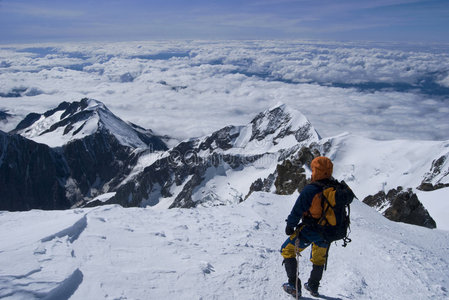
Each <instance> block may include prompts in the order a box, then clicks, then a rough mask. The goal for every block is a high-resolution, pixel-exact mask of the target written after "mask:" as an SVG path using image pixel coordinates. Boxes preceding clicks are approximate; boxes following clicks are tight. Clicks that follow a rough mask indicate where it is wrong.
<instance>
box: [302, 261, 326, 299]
mask: <svg viewBox="0 0 449 300" xmlns="http://www.w3.org/2000/svg"><path fill="white" fill-rule="evenodd" d="M323 270H324V266H317V265H313V268H312V272H310V278H309V281H308V282H307V283H306V284H304V287H305V288H306V290H308V291H309V292H310V294H311V295H312V296H315V297H317V296H318V295H319V294H318V287H319V286H320V280H321V278H322V277H323Z"/></svg>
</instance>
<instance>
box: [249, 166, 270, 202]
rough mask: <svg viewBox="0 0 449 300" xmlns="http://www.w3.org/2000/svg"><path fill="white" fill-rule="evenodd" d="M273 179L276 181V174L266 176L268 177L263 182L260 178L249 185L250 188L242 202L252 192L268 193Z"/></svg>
mask: <svg viewBox="0 0 449 300" xmlns="http://www.w3.org/2000/svg"><path fill="white" fill-rule="evenodd" d="M275 179H276V173H273V174H270V175H268V177H267V178H265V179H264V180H262V178H258V179H257V180H256V181H254V182H253V183H252V184H251V186H250V188H249V192H248V194H247V195H246V196H245V198H244V200H246V199H248V197H249V196H250V195H251V194H252V193H253V192H270V191H271V187H272V186H273V184H274V181H275Z"/></svg>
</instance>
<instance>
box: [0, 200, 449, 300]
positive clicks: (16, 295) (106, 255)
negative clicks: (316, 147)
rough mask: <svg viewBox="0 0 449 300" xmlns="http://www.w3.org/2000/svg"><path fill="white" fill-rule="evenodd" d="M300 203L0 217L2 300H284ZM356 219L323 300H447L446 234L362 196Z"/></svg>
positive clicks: (333, 260)
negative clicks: (393, 217)
mask: <svg viewBox="0 0 449 300" xmlns="http://www.w3.org/2000/svg"><path fill="white" fill-rule="evenodd" d="M296 196H297V195H292V196H277V195H273V194H269V193H254V194H252V195H251V196H250V198H249V199H248V200H247V201H245V202H243V203H241V204H234V205H229V206H220V207H210V208H197V209H171V210H166V209H157V208H128V209H124V208H121V207H120V206H103V207H97V208H89V209H77V210H67V211H37V210H34V211H29V212H20V213H10V212H0V224H1V227H0V228H1V229H0V240H1V241H2V243H1V245H0V265H1V268H0V298H3V299H40V298H45V299H68V298H70V299H245V300H246V299H291V298H290V297H289V296H288V295H285V294H284V292H283V291H282V290H281V284H282V283H283V281H284V280H285V274H284V269H283V266H281V261H282V258H281V256H280V253H279V251H278V250H279V248H280V245H281V244H282V243H283V241H284V239H285V238H286V236H285V235H284V233H283V231H284V219H285V217H286V216H287V215H288V213H289V211H290V209H291V206H292V205H293V203H294V201H295V199H296ZM351 213H352V227H351V228H352V234H351V238H352V239H353V242H352V243H351V244H349V245H348V247H346V248H342V247H340V245H338V246H335V245H333V246H332V247H331V249H330V259H329V265H328V270H327V272H326V273H325V274H324V278H323V280H322V287H321V293H322V294H323V295H325V296H326V299H447V298H448V297H449V291H448V290H449V273H448V272H447V270H448V268H449V251H448V250H449V232H447V231H441V230H430V229H426V228H422V227H417V226H412V225H406V224H401V223H393V222H391V221H388V220H387V219H385V218H384V217H382V216H381V215H380V214H378V213H377V212H375V211H374V210H373V209H371V208H369V207H367V206H366V205H364V204H362V203H361V202H358V201H355V202H354V204H353V205H352V210H351ZM307 252H308V251H307V250H306V252H304V254H303V256H302V257H301V262H300V263H301V277H302V278H303V279H306V278H307V276H308V273H309V272H310V268H311V266H310V262H308V259H307V258H308V253H307ZM305 296H308V295H307V294H306V295H305ZM307 298H308V297H307ZM307 298H306V299H307Z"/></svg>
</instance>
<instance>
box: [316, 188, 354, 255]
mask: <svg viewBox="0 0 449 300" xmlns="http://www.w3.org/2000/svg"><path fill="white" fill-rule="evenodd" d="M312 184H314V185H316V186H319V187H322V188H323V191H322V192H321V195H320V197H321V207H322V213H321V217H320V218H319V219H318V220H317V221H316V222H315V225H314V228H315V229H316V230H317V231H318V232H319V233H320V234H321V235H322V236H323V238H324V239H325V240H326V241H327V242H328V243H329V244H330V243H331V242H334V241H337V240H341V239H343V247H346V245H347V244H348V243H350V242H351V239H350V238H348V234H349V232H350V228H349V226H350V206H349V205H350V204H351V202H352V200H353V199H354V198H355V195H354V193H353V192H352V190H351V189H350V188H349V186H348V185H347V184H346V182H344V181H341V182H338V181H337V180H332V181H330V182H326V183H323V182H319V181H316V182H313V183H312ZM348 231H349V232H348Z"/></svg>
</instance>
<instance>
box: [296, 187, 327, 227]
mask: <svg viewBox="0 0 449 300" xmlns="http://www.w3.org/2000/svg"><path fill="white" fill-rule="evenodd" d="M322 191H323V188H322V187H320V186H317V185H315V184H308V185H306V186H305V187H304V189H303V190H302V191H301V194H300V195H299V197H298V199H297V200H296V202H295V205H294V206H293V208H292V211H291V212H290V214H289V215H288V217H287V225H288V226H289V227H292V228H294V227H296V226H297V225H298V224H299V221H300V220H301V218H302V216H303V214H304V213H305V212H306V211H308V210H309V208H310V206H311V205H312V200H313V197H315V195H316V194H318V193H320V192H322Z"/></svg>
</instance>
